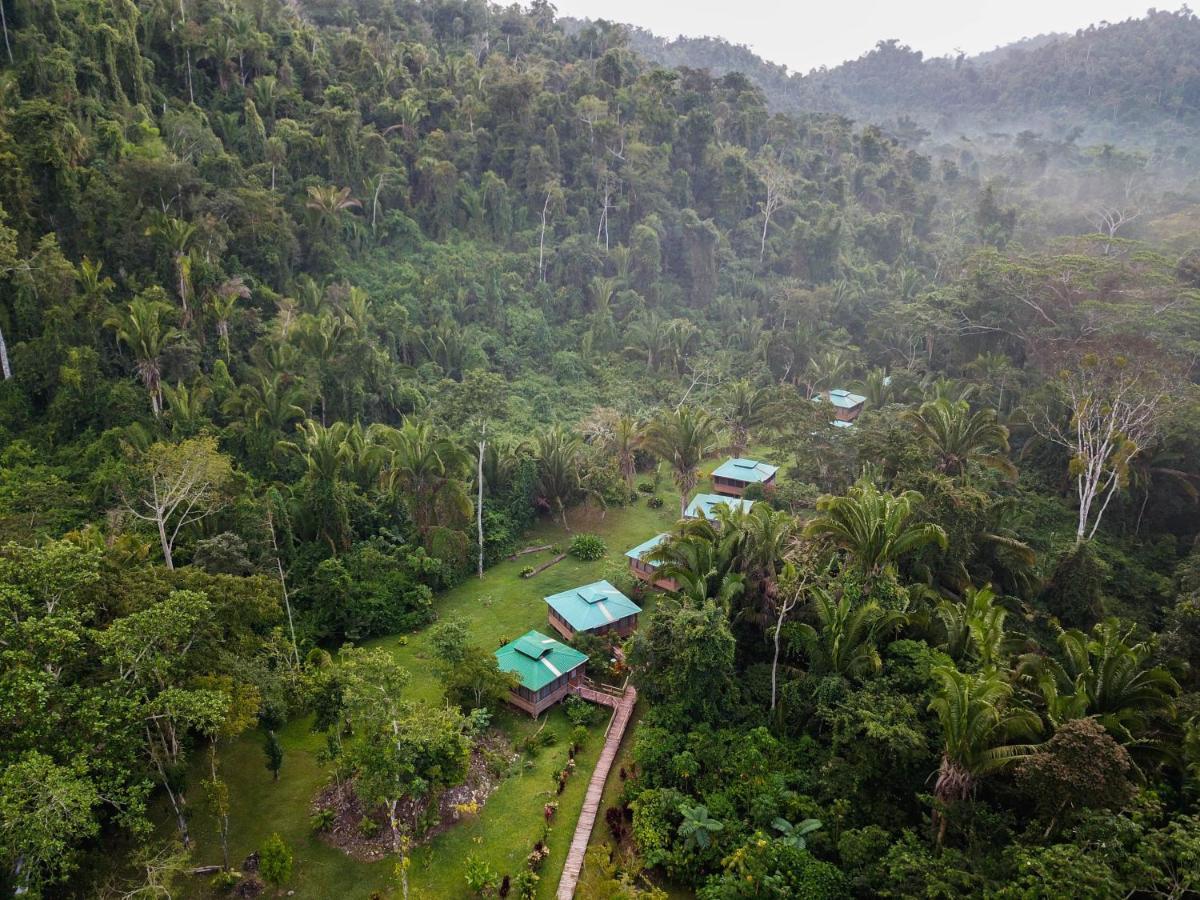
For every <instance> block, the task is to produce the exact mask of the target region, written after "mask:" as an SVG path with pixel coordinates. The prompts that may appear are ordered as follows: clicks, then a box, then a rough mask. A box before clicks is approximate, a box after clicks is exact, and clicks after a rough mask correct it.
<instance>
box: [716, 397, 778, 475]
mask: <svg viewBox="0 0 1200 900" xmlns="http://www.w3.org/2000/svg"><path fill="white" fill-rule="evenodd" d="M725 396H726V398H727V399H726V402H725V409H724V410H723V412H722V419H723V420H724V424H725V427H726V428H727V429H729V449H730V451H731V452H732V453H733V455H734V456H741V455H742V454H743V453H745V452H746V447H747V446H749V444H750V434H751V432H752V431H753V430H754V429H756V428H758V426H759V425H761V424H762V423H763V420H764V419H765V418H766V414H767V408H768V405H769V402H770V399H771V392H770V391H768V390H767V389H766V388H756V387H754V386H753V385H752V384H750V382H748V381H743V380H739V381H734V382H732V383H730V384H729V385H727V386H726V389H725Z"/></svg>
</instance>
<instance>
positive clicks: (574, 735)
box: [571, 725, 588, 749]
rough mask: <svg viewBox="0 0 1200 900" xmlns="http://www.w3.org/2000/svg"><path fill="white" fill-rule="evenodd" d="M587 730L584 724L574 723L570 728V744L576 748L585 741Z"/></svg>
mask: <svg viewBox="0 0 1200 900" xmlns="http://www.w3.org/2000/svg"><path fill="white" fill-rule="evenodd" d="M587 739H588V730H587V726H585V725H576V726H575V727H574V728H572V729H571V745H572V746H573V747H575V748H576V749H578V748H580V747H582V746H583V745H584V744H586V743H587Z"/></svg>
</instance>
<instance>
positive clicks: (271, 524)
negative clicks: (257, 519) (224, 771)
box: [267, 508, 300, 777]
mask: <svg viewBox="0 0 1200 900" xmlns="http://www.w3.org/2000/svg"><path fill="white" fill-rule="evenodd" d="M267 527H268V528H270V529H271V549H272V550H274V551H275V566H276V568H278V569H279V587H280V588H281V589H282V590H283V608H284V609H285V610H287V620H288V632H289V633H290V634H291V638H292V657H293V659H295V661H296V671H297V672H299V671H300V649H299V648H298V647H297V646H296V626H295V625H294V624H293V623H292V603H291V601H290V600H289V599H288V589H287V579H286V578H284V577H283V561H282V560H281V559H280V558H279V544H278V543H277V542H276V540H275V520H274V519H273V518H272V516H271V511H270V509H269V508H268V510H267ZM276 777H278V775H276Z"/></svg>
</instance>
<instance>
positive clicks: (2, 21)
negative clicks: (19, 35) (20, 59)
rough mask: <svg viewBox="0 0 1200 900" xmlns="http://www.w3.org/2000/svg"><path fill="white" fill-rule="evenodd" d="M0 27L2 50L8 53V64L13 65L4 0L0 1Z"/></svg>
mask: <svg viewBox="0 0 1200 900" xmlns="http://www.w3.org/2000/svg"><path fill="white" fill-rule="evenodd" d="M0 27H3V28H4V49H5V50H7V51H8V64H9V65H10V66H11V65H13V55H12V45H11V44H10V43H9V42H8V18H7V17H6V16H5V15H4V0H0Z"/></svg>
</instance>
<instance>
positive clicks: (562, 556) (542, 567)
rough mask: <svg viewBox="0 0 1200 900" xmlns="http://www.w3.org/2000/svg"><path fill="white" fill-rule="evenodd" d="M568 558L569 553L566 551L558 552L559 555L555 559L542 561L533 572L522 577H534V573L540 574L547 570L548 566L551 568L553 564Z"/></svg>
mask: <svg viewBox="0 0 1200 900" xmlns="http://www.w3.org/2000/svg"><path fill="white" fill-rule="evenodd" d="M566 558H567V554H565V553H560V554H558V556H556V557H554V559H552V560H550V561H549V562H544V563H542V564H541V565H540V566H538V567H537V568H536V569H534V570H533V571H532V572H529V573H528V574H525V575H522V576H521V577H522V578H532V577H533V576H534V575H538V574H540V573H542V572H545V571H546V570H547V569H548V568H550V567H551V566H552V565H554V564H555V563H560V562H562V561H563V560H564V559H566Z"/></svg>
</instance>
